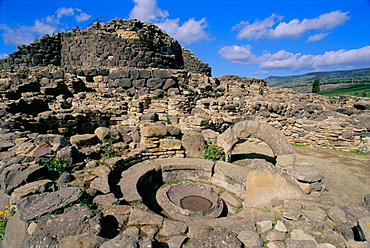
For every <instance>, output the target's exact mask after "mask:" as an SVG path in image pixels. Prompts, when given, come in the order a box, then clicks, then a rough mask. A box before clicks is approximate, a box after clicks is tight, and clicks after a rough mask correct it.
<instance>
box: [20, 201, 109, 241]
mask: <svg viewBox="0 0 370 248" xmlns="http://www.w3.org/2000/svg"><path fill="white" fill-rule="evenodd" d="M101 220H102V216H101V214H100V213H99V212H97V211H94V210H91V209H90V208H88V207H86V206H72V207H70V208H67V209H65V211H64V213H63V214H60V215H46V216H43V217H41V218H40V220H39V221H38V223H37V228H36V230H35V232H34V233H33V234H32V236H31V237H30V238H29V239H28V240H27V241H26V242H24V243H23V247H58V246H59V242H60V240H62V239H64V238H66V237H69V236H76V235H80V234H83V233H93V234H95V235H99V234H100V232H101V229H102V227H101ZM26 245H28V246H26Z"/></svg>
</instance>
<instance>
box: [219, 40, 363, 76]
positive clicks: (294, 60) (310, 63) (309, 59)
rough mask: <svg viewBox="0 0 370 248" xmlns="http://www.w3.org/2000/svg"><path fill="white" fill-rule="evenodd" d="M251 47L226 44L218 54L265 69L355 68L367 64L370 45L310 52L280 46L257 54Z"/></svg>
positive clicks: (313, 69) (230, 59) (314, 69)
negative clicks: (277, 48)
mask: <svg viewBox="0 0 370 248" xmlns="http://www.w3.org/2000/svg"><path fill="white" fill-rule="evenodd" d="M251 49H252V47H251V46H249V45H246V46H225V47H223V48H221V49H220V51H219V54H220V55H221V56H222V57H223V58H225V59H226V60H229V61H231V62H233V63H239V64H259V68H260V69H261V70H264V71H272V70H283V71H291V72H297V71H301V70H305V71H322V70H340V69H356V68H366V67H370V60H369V57H370V46H365V47H362V48H359V49H351V50H345V49H340V50H337V51H328V52H325V53H324V54H319V55H312V54H301V53H291V52H287V51H285V50H280V51H278V52H276V53H273V54H271V53H269V52H265V53H264V54H263V55H261V56H256V55H254V54H253V53H252V52H251Z"/></svg>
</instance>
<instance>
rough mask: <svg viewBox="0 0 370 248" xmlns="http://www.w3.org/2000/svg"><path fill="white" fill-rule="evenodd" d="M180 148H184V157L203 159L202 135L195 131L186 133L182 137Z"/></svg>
mask: <svg viewBox="0 0 370 248" xmlns="http://www.w3.org/2000/svg"><path fill="white" fill-rule="evenodd" d="M182 146H183V147H184V148H185V151H186V157H188V158H203V156H204V138H203V135H202V134H200V133H198V132H195V131H186V132H184V135H183V137H182Z"/></svg>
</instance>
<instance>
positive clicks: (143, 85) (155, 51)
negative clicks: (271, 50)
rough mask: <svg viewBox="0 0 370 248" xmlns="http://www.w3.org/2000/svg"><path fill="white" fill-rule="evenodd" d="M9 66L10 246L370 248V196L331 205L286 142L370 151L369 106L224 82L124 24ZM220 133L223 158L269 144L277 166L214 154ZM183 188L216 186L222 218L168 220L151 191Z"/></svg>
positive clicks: (3, 149)
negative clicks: (209, 155) (210, 152)
mask: <svg viewBox="0 0 370 248" xmlns="http://www.w3.org/2000/svg"><path fill="white" fill-rule="evenodd" d="M0 67H1V70H0V99H1V101H0V106H1V110H0V116H1V119H0V210H4V211H5V209H14V210H16V211H15V214H14V215H13V216H11V215H8V216H5V215H4V216H5V217H7V218H9V221H8V223H7V226H6V230H5V235H4V240H3V242H2V243H3V244H2V247H9V248H17V247H63V248H64V247H72V246H73V247H81V248H82V247H101V248H106V247H171V248H175V247H176V248H180V247H207V246H213V247H269V248H275V247H278V248H293V247H300V248H302V247H303V248H304V247H309V248H312V247H318V248H331V247H347V248H352V247H355V248H357V247H369V246H370V243H369V242H370V230H369V227H370V225H369V224H370V220H369V218H370V194H367V195H365V196H364V198H363V200H362V202H361V203H352V204H349V205H345V206H336V205H335V204H334V203H333V200H332V199H327V198H323V197H322V196H321V192H323V191H324V190H325V178H323V176H322V175H321V173H320V172H319V171H317V170H316V169H314V168H313V167H310V166H307V165H304V164H300V163H299V161H295V156H294V152H293V149H292V147H291V143H297V144H303V145H308V146H317V147H321V148H334V149H343V150H357V149H361V148H363V147H366V143H367V142H369V141H370V138H369V137H370V99H369V98H362V97H351V96H340V97H324V96H320V95H317V94H303V93H298V92H294V91H292V90H290V89H282V88H269V87H267V86H266V83H265V81H264V80H261V79H248V78H243V77H238V76H236V75H225V76H222V77H219V78H214V77H211V68H210V67H209V66H208V64H206V63H203V62H201V61H200V60H199V59H198V58H197V57H195V56H194V55H193V54H192V53H191V51H189V50H187V49H185V48H183V47H182V46H181V45H180V44H179V43H178V42H177V41H175V40H174V39H172V38H171V37H169V36H168V35H167V34H165V33H164V32H162V31H161V30H159V29H158V28H157V27H156V26H155V25H154V24H148V23H143V22H140V21H137V20H121V19H118V18H116V19H113V20H111V21H110V22H109V23H99V22H97V23H94V24H93V25H92V26H91V27H89V28H87V29H85V30H79V29H74V30H72V31H69V32H66V33H60V34H55V35H53V36H43V37H41V38H40V39H38V40H35V42H33V43H31V44H29V45H19V46H18V50H16V51H14V53H12V54H10V55H9V57H6V58H3V59H2V60H0ZM213 138H218V143H219V145H220V146H222V147H223V149H224V150H225V152H226V153H227V154H226V155H227V156H230V155H231V152H232V149H233V147H234V145H235V143H237V142H238V141H239V140H240V141H242V140H248V139H253V140H256V139H257V140H258V139H259V141H260V142H265V143H267V144H268V145H269V146H270V147H271V150H272V151H273V153H274V155H275V157H276V159H275V160H276V161H275V162H274V163H271V162H270V161H269V162H268V161H266V160H263V159H253V160H252V161H251V164H250V165H248V166H245V167H242V166H239V165H236V164H232V163H229V162H230V161H229V160H228V162H226V161H219V162H214V161H211V160H204V159H202V158H203V154H204V150H205V147H204V144H205V143H206V142H209V140H210V139H213ZM61 171H62V172H63V173H59V172H61ZM181 180H193V181H198V182H202V183H207V184H209V185H212V187H213V189H214V191H215V192H216V193H217V194H219V195H220V197H221V198H222V199H223V201H224V202H225V206H226V207H225V213H224V216H222V217H220V218H215V219H197V220H192V221H176V220H171V219H169V218H168V217H167V216H166V213H163V212H162V211H161V209H160V206H158V203H156V202H155V201H153V199H155V195H153V194H154V193H155V192H156V190H157V189H159V188H160V187H161V186H162V185H165V184H166V183H167V184H168V183H174V182H178V181H181ZM366 193H367V192H364V194H366ZM369 193H370V192H369ZM8 212H9V211H8ZM4 214H5V213H4Z"/></svg>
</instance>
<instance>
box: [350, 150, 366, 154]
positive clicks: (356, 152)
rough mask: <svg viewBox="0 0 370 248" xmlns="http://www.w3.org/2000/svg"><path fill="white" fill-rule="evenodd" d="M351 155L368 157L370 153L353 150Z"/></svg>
mask: <svg viewBox="0 0 370 248" xmlns="http://www.w3.org/2000/svg"><path fill="white" fill-rule="evenodd" d="M350 152H351V153H354V154H357V155H368V154H369V152H364V151H362V150H361V149H356V150H351V151H350Z"/></svg>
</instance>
